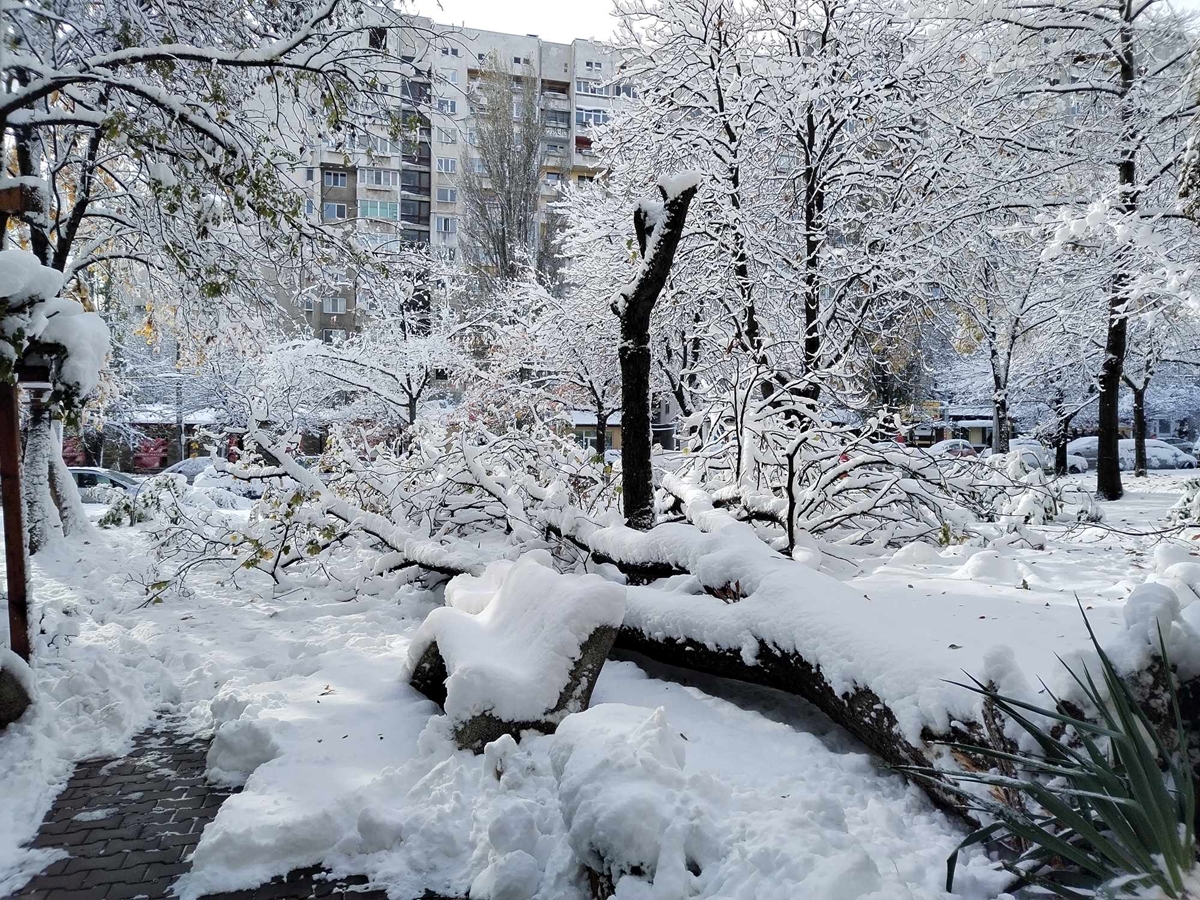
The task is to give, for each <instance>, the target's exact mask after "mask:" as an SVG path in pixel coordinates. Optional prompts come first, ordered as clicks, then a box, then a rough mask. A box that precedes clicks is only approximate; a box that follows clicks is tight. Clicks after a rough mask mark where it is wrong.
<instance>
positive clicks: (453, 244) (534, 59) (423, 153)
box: [296, 17, 632, 341]
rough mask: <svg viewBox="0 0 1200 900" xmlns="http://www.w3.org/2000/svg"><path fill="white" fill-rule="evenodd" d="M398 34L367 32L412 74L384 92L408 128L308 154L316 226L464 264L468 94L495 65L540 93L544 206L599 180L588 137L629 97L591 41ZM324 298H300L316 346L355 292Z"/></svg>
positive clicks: (452, 31)
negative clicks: (340, 226)
mask: <svg viewBox="0 0 1200 900" xmlns="http://www.w3.org/2000/svg"><path fill="white" fill-rule="evenodd" d="M411 22H412V27H411V28H409V29H404V30H394V29H393V30H385V29H378V31H377V32H375V31H372V32H369V33H368V38H367V39H368V40H370V41H371V42H372V43H373V44H374V45H375V46H379V45H380V44H379V43H377V42H386V46H387V49H389V50H391V51H392V52H393V53H395V54H396V56H397V57H399V58H401V59H402V60H404V61H405V62H408V63H410V64H411V65H412V66H413V67H414V68H415V69H416V74H415V75H413V76H411V77H407V78H403V79H400V80H399V83H397V84H393V85H389V92H390V93H391V94H393V95H394V96H395V98H396V109H397V110H398V111H400V112H401V114H402V115H403V117H404V119H405V121H406V123H410V124H408V127H407V128H406V136H405V138H404V139H403V140H400V141H396V140H393V139H392V138H390V137H389V136H387V134H386V133H385V129H383V128H380V129H379V132H378V133H369V132H368V133H356V134H351V135H345V136H339V137H338V138H337V139H336V140H333V139H330V140H326V141H323V142H319V143H316V144H313V145H311V146H309V147H308V149H307V153H308V159H307V165H306V166H305V167H304V169H303V171H302V172H301V173H300V176H299V177H300V182H301V187H302V189H303V190H304V191H305V194H306V211H307V213H308V214H309V215H310V216H311V217H312V218H313V220H314V221H321V222H323V223H337V222H345V223H346V228H347V230H348V231H350V232H352V235H353V239H354V240H355V241H357V242H358V243H359V244H360V245H361V246H364V247H365V248H371V249H378V250H386V249H388V248H389V247H391V248H395V247H397V246H399V245H400V244H404V243H408V244H424V245H427V246H428V247H430V248H431V250H432V251H433V252H434V253H436V254H438V255H440V256H441V257H442V258H443V259H445V260H447V261H448V262H450V263H458V262H460V261H461V254H462V248H461V244H460V235H461V231H460V223H461V222H462V218H463V203H462V201H461V200H460V198H459V191H458V184H459V179H460V177H461V174H462V172H461V169H462V168H463V167H464V166H466V165H476V162H475V160H476V159H477V157H474V156H473V155H472V153H471V147H472V145H473V144H474V141H475V124H476V117H475V110H474V108H473V97H472V87H473V86H474V85H475V84H476V83H477V82H478V79H479V78H480V77H481V75H482V73H483V72H484V71H485V70H486V69H487V68H488V67H489V65H490V60H491V59H492V58H495V59H496V60H498V61H499V63H500V64H501V65H502V66H507V67H508V68H510V70H511V71H512V72H513V73H514V75H518V76H520V77H522V78H530V77H531V78H534V79H536V82H537V88H538V99H539V103H538V106H539V115H540V116H541V117H542V121H543V123H544V143H545V148H544V149H545V164H544V166H543V172H542V197H541V200H542V207H543V209H544V207H545V205H546V204H547V203H549V202H550V201H551V200H552V199H553V198H554V197H555V195H556V193H557V191H558V190H559V188H560V187H561V183H562V181H563V180H564V179H568V180H590V179H592V178H594V177H595V176H596V172H597V165H598V163H597V159H596V155H595V153H594V152H593V150H592V139H591V136H590V132H591V129H592V128H593V127H594V126H596V125H600V124H603V123H604V122H606V121H607V120H608V117H609V115H610V114H611V110H612V106H613V104H614V103H619V102H620V99H621V97H622V96H623V95H631V94H632V88H630V87H629V86H627V85H623V84H621V83H620V81H619V79H618V77H617V72H616V57H615V56H614V54H613V53H612V51H611V50H609V49H607V48H606V47H604V46H603V45H600V44H596V43H594V42H592V41H586V40H576V41H572V42H571V43H570V44H560V43H553V42H550V41H543V40H541V39H540V38H538V37H537V36H536V35H515V34H502V33H499V32H493V31H482V30H477V29H471V28H467V27H461V26H446V25H439V24H436V23H434V22H433V21H431V20H429V19H425V18H419V17H414V18H412V19H411ZM326 293H327V294H328V296H316V295H314V296H305V297H303V299H301V300H300V301H299V306H298V309H297V310H296V312H297V315H298V316H300V317H303V319H304V320H305V321H306V322H307V324H308V326H309V327H310V328H311V329H312V332H313V334H314V335H316V336H319V337H321V338H322V339H324V340H326V341H336V340H338V339H340V338H341V337H343V336H345V335H346V334H348V333H350V332H352V331H354V330H355V329H356V308H355V296H354V288H353V284H352V283H350V281H349V280H348V282H347V284H346V285H345V286H343V287H341V288H339V289H338V290H336V291H329V290H327V291H326Z"/></svg>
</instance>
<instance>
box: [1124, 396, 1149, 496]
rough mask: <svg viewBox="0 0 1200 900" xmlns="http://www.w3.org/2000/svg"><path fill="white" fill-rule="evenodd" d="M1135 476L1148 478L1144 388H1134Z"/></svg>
mask: <svg viewBox="0 0 1200 900" xmlns="http://www.w3.org/2000/svg"><path fill="white" fill-rule="evenodd" d="M1118 446H1119V445H1118ZM1133 476H1134V477H1135V478H1145V477H1146V389H1145V388H1144V387H1141V388H1133Z"/></svg>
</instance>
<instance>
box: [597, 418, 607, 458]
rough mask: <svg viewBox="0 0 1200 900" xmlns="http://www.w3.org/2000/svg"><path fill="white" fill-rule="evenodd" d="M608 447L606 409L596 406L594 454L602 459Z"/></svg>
mask: <svg viewBox="0 0 1200 900" xmlns="http://www.w3.org/2000/svg"><path fill="white" fill-rule="evenodd" d="M607 449H608V410H606V409H604V407H602V406H599V405H597V407H596V455H597V456H598V457H600V460H601V462H603V461H604V451H605V450H607Z"/></svg>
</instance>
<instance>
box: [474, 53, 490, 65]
mask: <svg viewBox="0 0 1200 900" xmlns="http://www.w3.org/2000/svg"><path fill="white" fill-rule="evenodd" d="M475 58H476V59H478V60H479V61H480V62H481V63H486V62H487V54H486V53H476V54H475Z"/></svg>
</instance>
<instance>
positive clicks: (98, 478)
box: [67, 466, 140, 497]
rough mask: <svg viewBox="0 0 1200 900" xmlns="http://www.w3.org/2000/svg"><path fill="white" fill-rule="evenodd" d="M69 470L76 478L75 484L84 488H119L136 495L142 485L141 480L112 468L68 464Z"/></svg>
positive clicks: (130, 494)
mask: <svg viewBox="0 0 1200 900" xmlns="http://www.w3.org/2000/svg"><path fill="white" fill-rule="evenodd" d="M67 471H68V472H70V473H71V477H72V478H74V479H75V486H76V487H77V488H79V489H80V490H83V489H84V488H118V489H120V490H123V491H124V492H125V493H127V494H129V496H131V497H132V496H134V495H136V494H137V492H138V488H139V487H140V484H139V482H138V481H137V480H136V479H134V478H131V477H130V476H129V475H126V474H125V473H124V472H115V471H113V470H112V469H100V468H96V467H94V466H68V467H67Z"/></svg>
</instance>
